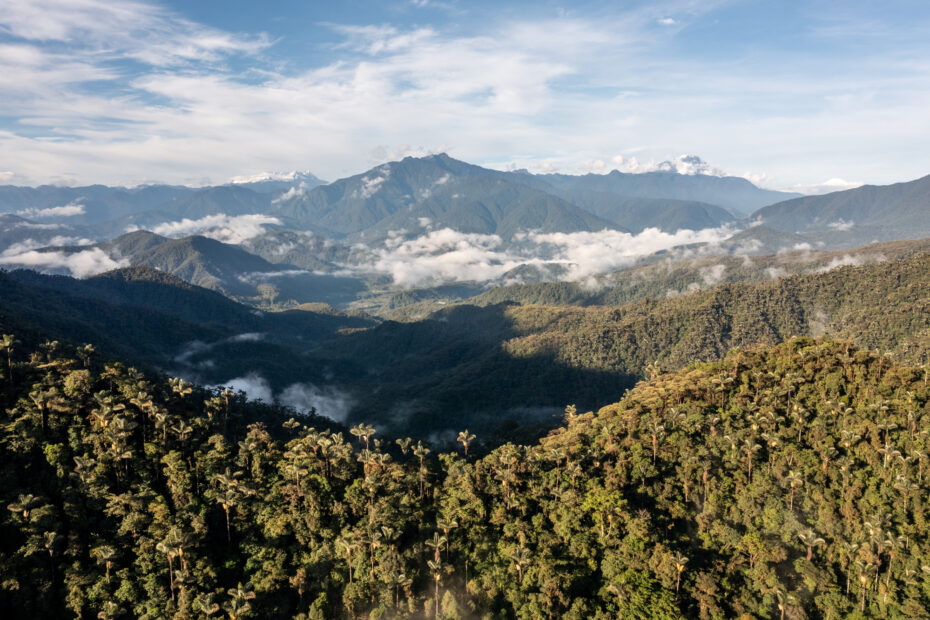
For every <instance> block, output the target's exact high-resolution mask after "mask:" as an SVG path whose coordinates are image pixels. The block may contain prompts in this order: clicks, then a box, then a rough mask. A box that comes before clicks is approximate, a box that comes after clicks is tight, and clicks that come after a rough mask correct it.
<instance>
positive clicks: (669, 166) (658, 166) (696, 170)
mask: <svg viewBox="0 0 930 620" xmlns="http://www.w3.org/2000/svg"><path fill="white" fill-rule="evenodd" d="M611 162H612V163H613V164H614V166H613V168H610V167H609V166H607V164H605V163H604V162H603V161H597V162H594V163H595V164H597V165H598V169H599V170H600V171H604V172H609V171H610V170H611V169H614V170H619V171H620V172H631V173H644V172H677V173H678V174H687V175H695V174H703V175H707V176H714V177H724V176H729V175H728V173H727V172H726V171H724V170H722V169H720V168H718V167H716V166H712V165H711V164H709V163H707V162H706V161H704V160H703V159H701V158H700V157H698V156H697V155H687V154H685V155H679V156H678V157H673V158H671V159H666V160H664V161H660V162H656V161H655V160H650V161H648V162H640V161H639V160H638V159H637V158H636V157H624V156H623V155H615V156H614V157H612V158H611Z"/></svg>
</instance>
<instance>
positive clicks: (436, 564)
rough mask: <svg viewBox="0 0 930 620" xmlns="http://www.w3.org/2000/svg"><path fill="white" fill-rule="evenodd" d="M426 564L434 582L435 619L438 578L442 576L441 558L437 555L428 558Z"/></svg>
mask: <svg viewBox="0 0 930 620" xmlns="http://www.w3.org/2000/svg"><path fill="white" fill-rule="evenodd" d="M426 564H427V566H429V570H430V572H431V573H432V575H433V580H434V581H435V582H436V592H435V595H434V598H435V603H436V604H435V607H434V611H433V618H434V619H435V618H438V617H439V580H440V579H441V578H442V560H440V559H439V556H438V555H437V556H436V559H435V560H428V561H427V562H426Z"/></svg>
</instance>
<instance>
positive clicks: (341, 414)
mask: <svg viewBox="0 0 930 620" xmlns="http://www.w3.org/2000/svg"><path fill="white" fill-rule="evenodd" d="M208 387H211V388H214V389H216V388H223V387H229V388H231V389H232V390H233V391H236V392H239V391H242V392H245V395H246V397H248V399H249V400H261V401H263V402H266V403H277V404H279V405H284V406H286V407H293V408H294V410H295V411H296V412H297V413H300V414H304V415H306V414H309V413H311V412H312V411H315V412H316V413H317V414H318V415H322V416H326V417H327V418H329V419H331V420H335V421H336V422H344V421H345V420H346V419H347V418H348V416H349V412H350V411H351V409H352V405H353V403H354V401H353V399H352V397H351V396H349V395H348V394H347V393H345V392H343V391H342V390H339V389H337V388H335V387H333V386H322V387H318V386H316V385H313V384H312V383H293V384H291V385H289V386H287V387H286V388H284V389H283V390H282V391H281V392H280V393H279V394H278V395H277V396H275V394H274V391H273V390H272V388H271V385H270V384H269V383H268V381H267V380H266V379H265V378H264V377H262V376H261V375H259V374H258V373H255V372H250V373H248V374H246V375H244V376H242V377H236V378H234V379H230V380H229V381H226V382H224V383H222V384H219V385H213V386H208Z"/></svg>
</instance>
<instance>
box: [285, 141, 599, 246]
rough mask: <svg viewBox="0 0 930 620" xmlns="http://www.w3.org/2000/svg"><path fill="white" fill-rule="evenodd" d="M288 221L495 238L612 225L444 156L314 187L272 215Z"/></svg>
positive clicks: (339, 230) (337, 231)
mask: <svg viewBox="0 0 930 620" xmlns="http://www.w3.org/2000/svg"><path fill="white" fill-rule="evenodd" d="M272 213H273V214H275V215H278V216H280V217H282V218H284V219H285V220H286V221H289V222H291V223H292V225H293V224H296V225H299V226H301V227H304V228H306V229H309V230H313V231H316V232H320V233H323V234H329V235H353V234H359V233H362V232H366V234H367V233H369V232H370V233H371V234H374V235H375V237H376V238H378V236H379V235H386V234H387V232H388V231H390V230H396V229H401V228H405V229H407V230H416V229H418V228H420V227H421V226H422V224H421V223H420V221H421V218H424V217H427V218H430V219H431V220H433V221H434V223H435V224H436V225H437V226H438V227H450V228H454V229H456V230H461V231H464V232H481V233H486V234H500V235H503V236H506V237H509V236H510V235H512V234H513V233H514V232H516V231H517V230H528V229H531V228H541V229H542V230H543V231H545V232H555V231H560V230H562V228H565V230H566V231H575V230H600V229H601V228H604V227H605V226H610V224H609V223H608V222H606V221H604V220H602V219H600V218H598V217H597V216H595V215H593V214H590V213H587V212H586V211H583V210H582V209H579V208H578V207H576V206H574V205H571V204H569V203H567V202H565V201H564V200H561V199H560V198H557V197H555V196H552V195H549V194H546V193H545V192H541V191H539V190H537V189H533V188H530V187H527V186H526V185H524V184H522V183H519V182H515V181H513V180H511V179H510V178H508V176H507V175H506V174H503V173H499V172H497V171H493V170H487V169H485V168H481V167H479V166H473V165H471V164H467V163H465V162H461V161H458V160H455V159H452V158H451V157H449V156H448V155H445V154H442V155H433V156H429V157H423V158H413V157H407V158H405V159H404V160H402V161H399V162H390V163H386V164H383V165H381V166H378V167H377V168H373V169H372V170H369V171H368V172H366V173H364V174H359V175H355V176H352V177H348V178H345V179H340V180H338V181H336V182H334V183H330V184H329V185H325V186H320V187H316V188H314V189H313V190H310V191H308V192H306V193H305V194H303V195H301V196H295V197H294V198H292V199H290V200H286V201H283V202H282V203H281V204H280V205H279V206H278V207H277V208H275V209H274V210H273V211H272Z"/></svg>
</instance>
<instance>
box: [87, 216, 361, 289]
mask: <svg viewBox="0 0 930 620" xmlns="http://www.w3.org/2000/svg"><path fill="white" fill-rule="evenodd" d="M99 245H100V247H102V248H103V249H104V250H105V251H107V253H109V254H111V255H113V256H115V257H118V258H123V259H125V260H128V261H129V263H130V264H132V265H136V266H144V267H151V268H154V269H158V270H161V271H164V272H167V273H170V274H172V275H175V276H177V277H179V278H181V279H182V280H184V281H186V282H190V283H191V284H195V285H197V286H202V287H204V288H208V289H211V290H215V291H219V292H221V293H224V294H226V295H228V296H230V297H236V298H242V299H248V300H249V301H253V302H260V301H261V300H262V299H265V300H266V301H267V302H269V303H271V302H275V301H277V300H280V301H282V302H283V301H293V302H295V303H305V302H312V301H325V302H331V303H340V302H344V301H347V300H351V299H354V298H355V296H356V294H357V293H358V292H360V291H362V290H364V288H365V286H364V284H363V283H362V282H360V281H358V280H356V279H353V278H347V277H340V276H330V275H325V274H316V273H313V272H311V271H307V270H302V269H298V268H296V267H294V266H293V265H287V264H272V263H270V262H268V261H266V260H265V259H263V258H261V257H260V256H257V255H255V254H252V253H250V252H247V251H246V250H244V249H242V248H241V247H239V246H236V245H231V244H228V243H222V242H220V241H216V240H215V239H209V238H207V237H200V236H192V237H184V238H182V239H169V238H167V237H161V236H159V235H155V234H153V233H150V232H148V231H136V232H133V233H127V234H125V235H122V236H120V237H117V238H116V239H114V240H112V241H108V242H106V243H102V244H99Z"/></svg>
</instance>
